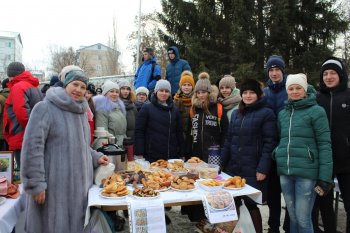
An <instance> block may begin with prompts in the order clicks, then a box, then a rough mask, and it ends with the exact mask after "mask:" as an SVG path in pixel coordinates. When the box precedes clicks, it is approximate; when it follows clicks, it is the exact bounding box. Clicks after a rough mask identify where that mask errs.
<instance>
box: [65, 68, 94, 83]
mask: <svg viewBox="0 0 350 233" xmlns="http://www.w3.org/2000/svg"><path fill="white" fill-rule="evenodd" d="M73 81H81V82H83V83H85V85H86V86H87V84H88V78H87V77H86V75H85V73H84V72H83V71H82V70H71V71H69V72H68V73H66V75H65V79H64V82H63V87H66V86H67V85H68V84H69V83H70V82H73Z"/></svg>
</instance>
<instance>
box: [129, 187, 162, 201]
mask: <svg viewBox="0 0 350 233" xmlns="http://www.w3.org/2000/svg"><path fill="white" fill-rule="evenodd" d="M132 196H133V197H134V198H136V199H155V198H158V197H160V192H158V191H156V190H154V189H151V188H146V187H143V188H135V189H134V191H133V192H132Z"/></svg>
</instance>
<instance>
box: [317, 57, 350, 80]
mask: <svg viewBox="0 0 350 233" xmlns="http://www.w3.org/2000/svg"><path fill="white" fill-rule="evenodd" d="M344 68H345V67H344V64H343V63H342V62H341V60H340V59H339V58H336V57H329V58H327V59H326V60H325V61H324V62H323V64H322V67H321V79H322V78H323V72H324V71H325V70H334V71H336V72H337V73H338V75H339V79H342V78H344V77H347V73H346V71H345V70H344Z"/></svg>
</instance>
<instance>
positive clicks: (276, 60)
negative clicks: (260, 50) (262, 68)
mask: <svg viewBox="0 0 350 233" xmlns="http://www.w3.org/2000/svg"><path fill="white" fill-rule="evenodd" d="M275 67H277V68H278V69H280V70H281V71H282V72H283V73H284V69H285V68H286V64H285V63H284V60H283V58H282V57H281V56H278V55H272V56H270V57H269V59H268V60H267V62H266V70H267V72H269V70H270V69H271V68H275Z"/></svg>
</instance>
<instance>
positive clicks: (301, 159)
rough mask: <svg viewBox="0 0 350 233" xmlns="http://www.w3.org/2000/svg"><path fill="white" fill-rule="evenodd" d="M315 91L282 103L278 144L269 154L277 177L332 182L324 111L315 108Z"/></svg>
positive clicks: (330, 154) (327, 128) (311, 90)
mask: <svg viewBox="0 0 350 233" xmlns="http://www.w3.org/2000/svg"><path fill="white" fill-rule="evenodd" d="M315 93H316V92H315V89H314V88H313V87H312V86H309V87H308V92H307V97H306V98H305V99H302V100H299V101H286V104H285V109H283V110H282V111H281V112H280V113H279V115H278V124H279V133H280V142H279V144H278V146H277V147H276V148H275V150H274V152H273V158H274V159H275V160H276V162H277V172H278V174H279V175H288V176H300V177H304V178H307V179H312V180H317V179H318V180H323V181H326V182H331V181H332V169H333V161H332V149H331V139H330V131H329V125H328V120H327V115H326V112H325V111H324V109H323V108H322V107H320V106H319V105H317V102H316V96H315Z"/></svg>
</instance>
